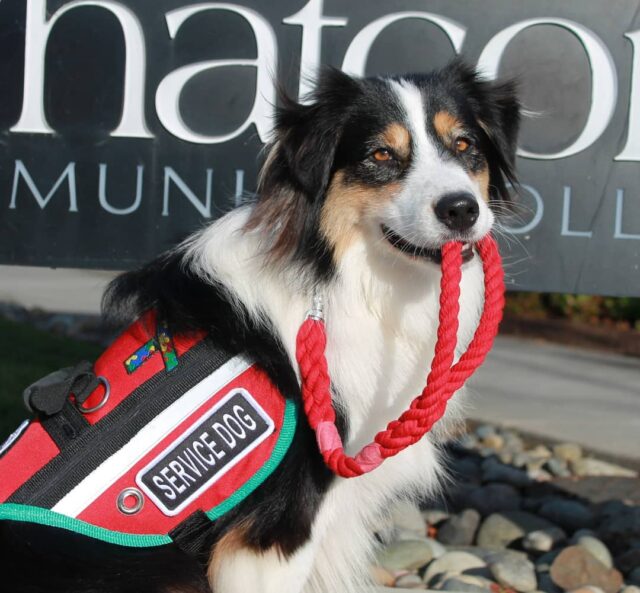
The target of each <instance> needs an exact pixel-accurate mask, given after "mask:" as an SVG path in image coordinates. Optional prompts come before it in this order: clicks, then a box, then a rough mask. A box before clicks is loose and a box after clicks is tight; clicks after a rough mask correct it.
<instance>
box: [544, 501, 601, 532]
mask: <svg viewBox="0 0 640 593" xmlns="http://www.w3.org/2000/svg"><path fill="white" fill-rule="evenodd" d="M538 512H539V513H540V515H542V516H543V517H545V518H546V519H549V520H550V521H553V522H554V523H556V524H557V525H559V526H560V527H562V528H563V529H567V530H569V531H575V530H576V529H580V528H581V527H589V526H591V525H593V523H594V520H595V516H594V514H593V513H592V512H591V510H590V509H588V508H587V507H586V506H585V505H583V504H582V503H580V502H577V501H574V500H562V499H556V500H550V501H549V502H547V503H545V504H543V505H542V507H540V509H539V511H538Z"/></svg>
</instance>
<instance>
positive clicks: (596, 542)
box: [372, 424, 640, 593]
mask: <svg viewBox="0 0 640 593" xmlns="http://www.w3.org/2000/svg"><path fill="white" fill-rule="evenodd" d="M448 453H449V457H450V459H451V461H450V466H449V467H450V470H451V474H452V478H453V482H454V486H453V487H448V488H447V491H446V497H445V498H444V500H443V501H442V502H438V503H437V504H436V506H434V508H428V509H425V510H422V511H420V510H419V509H418V508H416V506H415V505H413V504H412V503H402V504H401V505H399V507H398V508H396V509H394V510H393V512H392V513H390V516H391V518H390V519H389V520H388V521H387V522H386V523H384V524H382V525H380V526H379V527H378V529H377V530H376V532H377V536H378V539H379V540H380V541H382V542H391V543H389V544H388V547H387V550H384V551H382V552H380V554H379V562H380V566H377V567H375V568H374V569H372V576H373V577H374V580H375V581H376V582H377V583H379V584H380V585H383V586H386V587H389V586H394V587H396V588H397V589H398V590H399V591H400V589H401V590H406V591H407V592H408V591H410V590H424V589H426V588H430V589H435V590H440V591H451V592H452V593H453V592H454V591H455V592H458V593H464V592H467V593H640V506H638V505H637V502H638V500H640V482H638V481H634V479H633V478H630V477H617V476H612V477H608V473H611V472H615V473H618V471H619V470H618V469H616V468H619V466H615V465H613V468H614V469H613V470H612V468H611V466H612V464H608V463H605V462H602V463H600V460H594V459H592V458H589V459H585V458H584V456H583V452H582V450H581V447H580V446H579V445H576V444H574V443H559V444H556V445H552V446H546V445H538V446H533V447H532V446H531V445H529V444H525V442H524V440H523V439H521V438H520V437H519V435H518V434H517V433H516V432H515V431H513V430H504V429H502V428H498V427H495V426H492V425H489V424H486V425H482V427H479V434H476V433H472V434H468V435H466V436H463V437H462V438H461V439H460V441H459V442H457V443H455V444H453V445H451V446H450V447H449V452H448ZM516 466H519V467H516ZM574 469H577V470H578V471H585V472H586V471H589V472H594V471H597V472H605V473H607V472H608V473H607V476H606V477H598V476H596V477H582V476H580V475H578V474H577V473H575V471H574ZM619 469H621V470H624V471H621V472H619V473H622V474H625V475H630V474H629V471H628V470H626V468H619ZM625 472H626V473H625ZM631 473H633V472H631ZM623 575H625V576H623ZM389 591H391V589H389Z"/></svg>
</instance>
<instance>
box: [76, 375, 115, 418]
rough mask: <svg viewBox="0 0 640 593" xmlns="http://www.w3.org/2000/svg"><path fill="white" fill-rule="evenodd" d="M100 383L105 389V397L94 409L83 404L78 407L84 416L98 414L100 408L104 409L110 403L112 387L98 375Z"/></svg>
mask: <svg viewBox="0 0 640 593" xmlns="http://www.w3.org/2000/svg"><path fill="white" fill-rule="evenodd" d="M96 379H98V381H99V382H100V383H102V385H103V387H104V395H103V396H102V399H101V400H100V401H99V402H98V403H97V404H96V405H95V406H93V407H91V408H85V407H84V406H83V405H82V404H80V405H79V406H78V410H80V411H81V412H82V413H83V414H91V412H97V411H98V410H99V409H100V408H103V407H104V406H105V404H106V403H107V402H108V401H109V396H110V395H111V386H110V385H109V381H107V379H106V378H105V377H103V376H102V375H98V376H97V377H96Z"/></svg>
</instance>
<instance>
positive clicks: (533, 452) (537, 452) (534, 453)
mask: <svg viewBox="0 0 640 593" xmlns="http://www.w3.org/2000/svg"><path fill="white" fill-rule="evenodd" d="M527 453H529V455H530V456H531V457H538V458H540V459H549V458H550V457H551V456H552V455H553V453H551V450H550V449H549V447H546V446H545V445H537V446H535V447H534V448H533V449H529V451H527Z"/></svg>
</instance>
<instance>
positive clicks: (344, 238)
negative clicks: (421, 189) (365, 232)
mask: <svg viewBox="0 0 640 593" xmlns="http://www.w3.org/2000/svg"><path fill="white" fill-rule="evenodd" d="M399 191H400V184H399V183H389V184H387V185H384V186H381V187H370V186H367V185H362V184H359V183H346V182H345V179H344V172H343V171H338V172H337V173H336V174H335V175H334V176H333V179H332V180H331V184H330V185H329V190H328V191H327V197H326V199H325V202H324V205H323V206H322V213H321V215H320V228H321V230H322V232H323V234H324V236H325V237H326V238H327V240H328V241H329V243H330V244H331V245H332V246H333V248H334V250H335V254H336V258H338V259H339V258H341V257H342V255H343V254H344V252H345V251H346V250H347V248H348V247H349V246H350V245H351V243H352V242H353V241H354V240H355V239H356V237H357V236H358V234H360V233H361V232H362V225H361V222H362V219H363V216H364V214H365V213H366V211H367V210H370V209H372V208H375V207H376V205H378V204H381V203H382V202H384V201H386V200H390V199H392V198H393V196H394V195H396V194H397V193H398V192H399Z"/></svg>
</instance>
